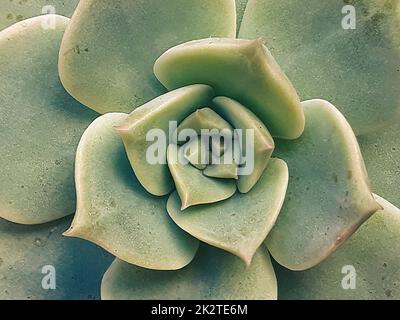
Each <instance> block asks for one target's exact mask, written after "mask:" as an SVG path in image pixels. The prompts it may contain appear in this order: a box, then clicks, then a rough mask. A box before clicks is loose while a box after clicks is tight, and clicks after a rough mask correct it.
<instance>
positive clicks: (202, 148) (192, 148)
mask: <svg viewBox="0 0 400 320" xmlns="http://www.w3.org/2000/svg"><path fill="white" fill-rule="evenodd" d="M182 148H183V150H182V152H183V156H184V157H185V159H186V160H187V161H189V163H190V164H191V165H192V166H193V167H195V168H197V169H199V170H204V169H205V168H206V166H207V164H208V160H209V158H210V155H209V153H210V150H208V148H207V146H206V143H204V141H202V140H201V139H199V138H198V137H197V136H196V137H193V138H191V139H190V141H189V142H187V143H186V144H184V145H183V146H182Z"/></svg>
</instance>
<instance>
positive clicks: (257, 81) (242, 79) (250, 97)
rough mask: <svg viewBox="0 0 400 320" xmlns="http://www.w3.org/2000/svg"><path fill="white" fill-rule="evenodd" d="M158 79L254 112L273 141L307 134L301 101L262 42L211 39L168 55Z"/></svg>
mask: <svg viewBox="0 0 400 320" xmlns="http://www.w3.org/2000/svg"><path fill="white" fill-rule="evenodd" d="M154 73H155V74H156V76H157V78H158V79H159V80H160V81H161V83H162V84H164V85H165V86H166V87H167V88H168V89H176V88H179V87H182V86H185V85H189V84H196V83H204V84H208V85H210V86H212V87H213V88H214V89H215V92H216V94H217V95H220V96H226V97H230V98H233V99H235V100H237V101H239V102H240V103H242V104H243V105H245V106H246V107H248V108H250V110H251V111H253V112H254V113H255V114H256V115H257V116H258V117H259V118H260V119H261V120H262V121H263V122H264V123H265V124H266V125H267V127H268V129H269V130H270V132H271V133H272V135H273V136H277V137H281V138H288V139H294V138H297V137H299V136H300V135H301V133H302V132H303V129H304V114H303V112H302V109H301V107H300V100H299V97H298V96H297V93H296V90H295V89H294V88H293V86H292V84H291V82H290V81H289V79H288V78H287V77H286V76H285V74H284V73H283V72H282V71H281V68H280V67H279V65H278V64H277V63H276V61H275V59H274V58H273V56H272V55H271V54H270V52H269V51H268V49H267V48H266V47H265V46H264V45H263V43H262V41H261V40H254V41H252V40H243V39H224V38H223V39H220V38H213V39H210V38H207V39H202V40H196V41H191V42H188V43H184V44H181V45H178V46H176V47H174V48H171V49H169V50H168V51H167V52H165V53H164V54H163V55H162V56H161V57H160V58H158V60H157V61H156V63H155V65H154Z"/></svg>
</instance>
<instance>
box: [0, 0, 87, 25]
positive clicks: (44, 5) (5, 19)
mask: <svg viewBox="0 0 400 320" xmlns="http://www.w3.org/2000/svg"><path fill="white" fill-rule="evenodd" d="M78 2H79V0H68V1H65V0H51V1H50V2H49V0H29V1H27V0H24V1H13V0H8V1H2V2H1V5H0V11H1V15H0V30H2V29H4V28H7V27H9V26H11V25H12V24H14V23H17V22H19V21H21V20H24V19H28V18H31V17H35V16H38V15H41V14H43V13H57V14H59V15H62V16H66V17H70V16H72V13H73V12H74V10H75V7H76V5H77V4H78ZM50 6H52V7H53V8H54V9H55V12H52V8H51V7H50ZM47 9H48V10H47Z"/></svg>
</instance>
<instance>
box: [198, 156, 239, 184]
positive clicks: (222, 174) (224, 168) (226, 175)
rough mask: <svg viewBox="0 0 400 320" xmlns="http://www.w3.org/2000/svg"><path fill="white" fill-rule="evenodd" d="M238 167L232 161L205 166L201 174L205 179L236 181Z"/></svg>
mask: <svg viewBox="0 0 400 320" xmlns="http://www.w3.org/2000/svg"><path fill="white" fill-rule="evenodd" d="M237 172H238V165H237V163H236V162H235V160H234V159H232V161H231V163H223V162H221V163H219V164H212V165H209V166H207V168H205V169H204V171H203V174H204V175H205V176H207V177H214V178H221V179H236V180H237V179H238V175H237Z"/></svg>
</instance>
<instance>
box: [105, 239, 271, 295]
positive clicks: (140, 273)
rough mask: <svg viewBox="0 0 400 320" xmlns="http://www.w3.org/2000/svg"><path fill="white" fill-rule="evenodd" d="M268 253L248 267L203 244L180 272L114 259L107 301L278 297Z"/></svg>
mask: <svg viewBox="0 0 400 320" xmlns="http://www.w3.org/2000/svg"><path fill="white" fill-rule="evenodd" d="M276 287H277V284H276V279H275V273H274V270H273V268H272V265H271V261H270V258H269V255H268V254H267V253H266V252H263V251H259V252H257V254H256V255H255V257H254V261H253V263H252V265H251V266H250V267H248V268H246V266H245V265H244V264H243V263H242V262H241V261H240V260H239V259H238V258H236V257H235V256H232V255H231V254H229V253H226V252H223V251H220V250H218V249H215V248H212V247H209V246H205V245H204V246H200V249H199V252H198V254H197V255H196V258H195V259H194V261H193V262H192V263H191V264H189V265H188V266H187V267H185V268H183V269H181V270H177V271H153V270H146V269H142V268H138V267H135V266H132V265H129V264H127V263H124V262H123V261H121V260H118V259H117V260H115V261H114V263H113V264H112V265H111V267H110V268H109V269H108V270H107V272H106V274H105V275H104V278H103V282H102V285H101V297H102V299H104V300H127V299H130V300H142V299H148V300H150V299H154V300H157V299H172V300H178V299H179V300H181V299H183V300H188V299H189V300H203V299H205V300H215V299H216V300H260V299H268V300H273V299H276V296H277V290H276Z"/></svg>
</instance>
